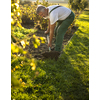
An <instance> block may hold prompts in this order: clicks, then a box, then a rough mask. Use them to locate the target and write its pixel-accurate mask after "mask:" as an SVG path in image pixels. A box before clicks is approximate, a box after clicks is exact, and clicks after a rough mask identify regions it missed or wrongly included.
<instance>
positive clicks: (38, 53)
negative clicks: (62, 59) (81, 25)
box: [25, 25, 77, 59]
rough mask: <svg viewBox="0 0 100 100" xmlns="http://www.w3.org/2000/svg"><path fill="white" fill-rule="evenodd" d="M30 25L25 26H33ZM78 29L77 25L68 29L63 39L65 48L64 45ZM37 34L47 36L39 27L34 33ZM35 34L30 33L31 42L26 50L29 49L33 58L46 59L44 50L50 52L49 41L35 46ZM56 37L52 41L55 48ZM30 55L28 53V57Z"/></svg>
mask: <svg viewBox="0 0 100 100" xmlns="http://www.w3.org/2000/svg"><path fill="white" fill-rule="evenodd" d="M31 27H32V26H31ZM31 27H29V26H27V25H26V26H25V28H31ZM76 30H77V27H76V26H73V27H72V29H71V30H70V29H68V30H67V32H66V34H65V36H64V40H63V44H62V49H63V48H64V45H66V44H67V42H68V41H69V40H70V38H71V37H72V36H73V34H74V32H75V31H76ZM33 34H35V35H36V36H37V37H45V38H46V37H47V35H46V34H45V33H44V31H43V30H40V29H38V31H37V32H35V33H33ZM33 34H30V35H29V37H30V42H29V45H28V46H26V48H25V50H27V52H28V54H31V57H32V58H36V59H45V57H44V56H43V55H42V54H43V53H44V52H49V49H48V43H47V40H46V43H41V44H40V46H38V48H35V47H34V45H33V42H32V41H33ZM54 41H55V37H53V41H52V48H54V46H55V44H54ZM28 56H29V55H27V57H28Z"/></svg>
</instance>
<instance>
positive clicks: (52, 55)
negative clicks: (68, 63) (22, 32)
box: [42, 51, 60, 60]
mask: <svg viewBox="0 0 100 100" xmlns="http://www.w3.org/2000/svg"><path fill="white" fill-rule="evenodd" d="M42 55H43V56H44V57H45V58H51V59H55V60H57V59H58V57H59V55H60V52H58V51H51V52H44V53H42Z"/></svg>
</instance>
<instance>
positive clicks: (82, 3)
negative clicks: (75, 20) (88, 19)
mask: <svg viewBox="0 0 100 100" xmlns="http://www.w3.org/2000/svg"><path fill="white" fill-rule="evenodd" d="M68 3H69V5H71V8H72V9H74V10H84V9H85V8H86V7H88V5H89V2H88V1H87V0H69V2H68Z"/></svg>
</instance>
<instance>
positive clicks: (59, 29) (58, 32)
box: [54, 12, 75, 52]
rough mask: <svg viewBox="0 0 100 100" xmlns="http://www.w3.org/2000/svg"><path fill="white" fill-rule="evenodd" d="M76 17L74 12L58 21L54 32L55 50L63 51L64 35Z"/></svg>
mask: <svg viewBox="0 0 100 100" xmlns="http://www.w3.org/2000/svg"><path fill="white" fill-rule="evenodd" d="M74 18H75V15H74V13H73V12H71V14H70V15H69V16H68V17H67V18H66V19H65V20H62V21H57V26H56V27H55V30H54V34H55V51H59V52H60V51H61V48H62V43H63V38H64V35H65V33H66V31H67V29H68V27H69V26H70V25H71V23H72V22H73V20H74Z"/></svg>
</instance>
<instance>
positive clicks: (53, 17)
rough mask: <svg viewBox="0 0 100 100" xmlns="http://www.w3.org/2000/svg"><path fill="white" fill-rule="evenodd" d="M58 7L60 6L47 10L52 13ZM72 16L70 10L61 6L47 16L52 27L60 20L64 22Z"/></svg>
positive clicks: (50, 7)
mask: <svg viewBox="0 0 100 100" xmlns="http://www.w3.org/2000/svg"><path fill="white" fill-rule="evenodd" d="M56 6H58V5H53V6H49V7H47V8H48V9H49V12H50V11H51V10H52V9H53V8H55V7H56ZM70 14H71V10H70V9H69V8H66V7H63V6H61V7H58V8H56V9H54V10H53V11H52V12H51V13H50V14H49V15H48V16H47V18H49V19H50V24H51V25H52V24H54V23H55V22H56V21H58V20H64V19H66V18H67V17H68V16H69V15H70Z"/></svg>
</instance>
